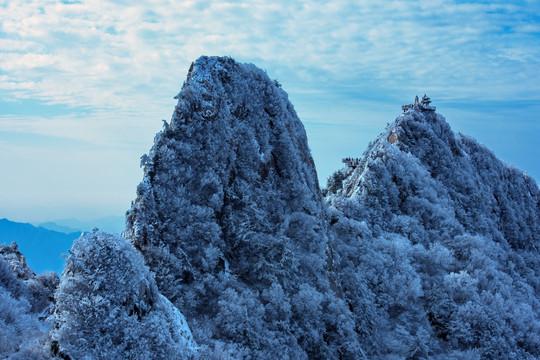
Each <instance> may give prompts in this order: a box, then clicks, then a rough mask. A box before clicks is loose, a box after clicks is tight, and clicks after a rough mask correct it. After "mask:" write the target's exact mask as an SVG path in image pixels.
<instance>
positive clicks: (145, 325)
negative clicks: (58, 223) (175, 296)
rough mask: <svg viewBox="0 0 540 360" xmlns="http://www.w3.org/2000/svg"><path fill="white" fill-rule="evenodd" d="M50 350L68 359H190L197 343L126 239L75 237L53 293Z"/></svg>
mask: <svg viewBox="0 0 540 360" xmlns="http://www.w3.org/2000/svg"><path fill="white" fill-rule="evenodd" d="M55 297H56V313H55V315H56V326H55V329H54V330H53V332H52V338H53V346H52V349H53V352H54V354H55V355H58V356H60V357H64V358H66V357H67V356H69V358H71V359H141V360H142V359H189V358H191V357H192V356H193V355H194V353H195V351H196V344H195V342H194V341H193V338H192V336H191V332H190V329H189V327H188V325H187V323H186V320H185V318H184V317H183V315H182V314H181V313H180V312H179V311H178V309H176V308H175V307H174V306H173V305H172V304H171V303H170V302H169V301H168V300H167V299H166V298H165V297H163V296H162V295H161V294H160V293H159V291H158V289H157V287H156V284H155V281H154V278H153V276H152V275H151V273H150V272H149V270H148V268H147V267H146V266H145V265H144V260H143V258H142V256H141V255H140V254H139V253H138V252H137V251H136V250H135V249H134V248H133V247H132V246H131V244H129V242H127V241H126V240H125V239H123V238H121V237H119V236H117V235H110V234H106V233H103V232H98V231H94V232H92V233H91V234H88V235H85V236H83V237H81V238H80V239H78V240H76V241H75V242H74V244H73V248H72V249H71V251H70V253H69V256H68V258H67V260H66V264H65V267H64V272H63V273H62V281H61V282H60V286H59V287H58V290H57V292H56V295H55Z"/></svg>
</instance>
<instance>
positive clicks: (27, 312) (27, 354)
mask: <svg viewBox="0 0 540 360" xmlns="http://www.w3.org/2000/svg"><path fill="white" fill-rule="evenodd" d="M58 282H59V279H58V275H57V274H56V273H54V272H46V273H43V274H40V275H38V276H36V274H35V273H34V272H33V271H32V270H31V269H30V268H29V267H28V266H27V265H26V261H25V258H24V256H23V255H22V254H21V253H20V252H19V251H18V247H17V244H16V243H12V244H11V245H3V244H0V357H1V358H3V359H4V358H9V359H37V360H38V359H48V358H49V357H50V356H49V355H50V353H49V346H50V343H49V341H48V336H47V333H48V331H49V330H50V324H51V322H50V321H49V315H50V314H52V296H53V292H54V290H55V288H56V286H57V285H58Z"/></svg>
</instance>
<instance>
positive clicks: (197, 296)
mask: <svg viewBox="0 0 540 360" xmlns="http://www.w3.org/2000/svg"><path fill="white" fill-rule="evenodd" d="M177 98H178V105H177V106H176V109H175V112H174V114H173V117H172V120H171V123H170V124H167V123H165V125H164V129H163V131H162V132H161V133H159V134H158V135H157V136H156V138H155V143H154V146H153V147H152V149H151V151H150V153H149V155H148V156H144V157H143V165H144V168H145V176H144V180H143V182H142V183H141V185H140V186H139V187H138V197H137V199H136V200H135V202H134V203H133V206H132V208H131V210H130V211H129V212H128V215H127V219H128V229H127V234H128V236H129V237H131V239H132V241H133V243H134V245H135V246H136V247H137V248H138V249H140V250H141V252H142V253H143V254H144V256H145V259H146V262H147V264H148V265H149V266H150V268H151V269H152V271H154V272H155V273H156V274H157V282H158V286H159V288H160V290H161V291H162V292H163V293H164V294H165V295H166V296H167V297H168V298H169V299H170V300H171V301H172V302H173V303H174V304H175V305H177V306H178V307H179V308H180V310H181V311H182V313H183V314H185V315H186V317H187V318H188V322H190V326H191V327H192V329H193V331H194V334H195V335H196V338H197V341H198V342H199V343H200V344H202V345H207V346H208V347H209V348H212V349H214V348H218V347H223V348H224V349H225V350H224V351H225V352H229V353H228V355H226V356H227V357H237V358H242V357H248V358H295V359H300V358H307V357H309V358H327V359H332V358H338V357H339V356H340V355H339V353H341V354H353V353H357V352H358V348H357V342H356V340H355V332H354V324H353V323H352V322H351V317H350V313H349V310H348V308H347V307H346V304H345V303H344V302H343V301H341V300H340V299H339V298H338V297H337V296H336V294H335V293H334V291H332V290H331V289H330V286H331V283H332V279H331V278H330V277H329V274H330V273H329V271H328V269H327V268H328V263H327V256H328V253H327V250H328V246H327V236H326V221H327V214H326V213H325V209H324V205H323V202H322V196H321V193H320V189H319V185H318V182H317V175H316V171H315V166H314V163H313V160H312V158H311V155H310V151H309V148H308V145H307V138H306V133H305V130H304V127H303V125H302V123H301V122H300V120H299V119H298V117H297V115H296V113H295V111H294V109H293V107H292V105H291V103H290V102H289V101H288V99H287V95H286V93H285V92H284V91H283V90H282V89H281V88H280V86H279V85H278V84H277V82H275V81H272V80H270V79H269V78H268V76H267V75H266V73H264V72H263V71H262V70H260V69H258V68H256V67H255V66H253V65H248V64H239V63H236V62H235V61H233V60H232V59H229V58H217V57H201V58H200V59H198V60H197V61H196V62H195V63H194V64H193V65H192V68H191V69H190V71H189V74H188V78H187V80H186V82H185V84H184V86H183V88H182V91H181V92H180V94H178V96H177ZM340 317H341V318H340ZM328 328H333V329H334V330H333V332H331V333H327V331H326V329H328Z"/></svg>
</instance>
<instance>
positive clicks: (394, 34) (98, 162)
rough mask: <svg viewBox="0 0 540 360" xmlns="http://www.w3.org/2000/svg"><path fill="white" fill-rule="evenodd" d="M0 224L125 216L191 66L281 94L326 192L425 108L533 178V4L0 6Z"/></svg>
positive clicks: (537, 96)
mask: <svg viewBox="0 0 540 360" xmlns="http://www.w3.org/2000/svg"><path fill="white" fill-rule="evenodd" d="M0 19H1V21H0V163H1V164H2V167H1V168H2V170H1V176H0V218H3V217H7V218H8V219H10V220H14V221H25V222H26V221H28V222H39V221H46V220H54V219H60V218H70V217H77V218H79V219H82V220H88V219H92V218H98V217H102V216H106V215H123V214H124V212H125V211H126V210H127V209H128V208H129V207H130V203H131V201H132V200H133V199H134V198H135V189H136V186H137V184H138V183H139V182H140V181H141V179H142V175H143V173H142V170H141V169H140V167H139V163H140V157H141V156H142V155H143V154H145V153H147V152H148V151H149V149H150V147H151V146H152V142H153V138H154V136H155V134H156V132H158V131H160V129H161V127H162V119H166V120H169V119H170V118H171V115H172V112H173V110H174V106H175V105H176V101H175V100H174V99H173V97H174V96H175V95H176V94H177V93H178V92H179V91H180V89H181V86H182V84H183V82H184V80H185V78H186V74H187V71H188V69H189V66H190V64H191V62H192V61H193V60H195V59H197V58H198V57H200V56H201V55H219V56H231V57H233V58H235V59H236V60H237V61H239V62H246V63H253V64H255V65H257V66H258V67H260V68H262V69H265V70H266V71H267V73H268V75H269V76H270V77H271V78H272V79H277V80H278V81H279V82H280V83H281V84H282V86H283V89H284V90H285V91H287V93H288V94H289V98H290V100H291V102H292V103H293V105H294V107H295V109H296V111H297V113H298V116H299V117H300V119H301V120H302V121H303V123H304V126H305V128H306V131H307V134H308V139H309V145H310V148H311V151H312V155H313V158H314V160H315V164H316V166H317V171H318V174H319V179H320V181H321V185H324V184H325V182H326V179H327V178H328V176H329V175H330V174H331V173H332V172H333V171H335V170H337V169H339V168H340V167H341V165H342V164H341V159H342V158H343V157H360V156H361V155H362V153H363V152H364V150H365V149H366V147H367V145H368V143H369V142H370V141H371V140H374V139H375V137H376V136H377V135H378V134H379V133H380V132H382V131H383V129H384V127H385V126H386V124H387V123H390V122H392V121H393V120H394V119H395V118H396V117H397V116H399V115H400V113H401V105H402V104H408V103H411V102H412V101H413V99H414V96H415V95H420V96H421V95H423V94H424V93H427V94H428V95H429V96H430V97H431V98H432V100H433V104H432V105H434V106H436V107H437V111H438V112H439V113H440V114H442V115H443V116H445V118H446V119H447V121H448V122H449V124H450V125H451V127H452V129H453V130H454V131H456V132H462V133H464V134H467V135H470V136H473V137H474V138H476V139H477V140H478V141H480V142H481V143H483V144H484V145H485V146H487V147H488V148H490V149H491V150H493V151H494V153H495V155H496V156H497V157H499V158H500V159H502V160H503V161H505V162H506V163H508V164H511V165H513V166H515V167H517V168H519V169H521V170H523V171H525V172H527V173H528V174H529V175H531V176H532V177H534V178H535V179H536V180H537V182H538V181H539V179H540V161H539V160H538V157H539V155H540V151H539V150H538V140H537V139H538V136H539V135H538V134H540V115H539V114H540V2H538V1H537V0H531V1H527V0H521V1H519V0H518V1H458V0H426V1H422V0H420V1H408V0H402V1H380V0H335V1H326V2H325V1H315V0H312V1H293V0H273V1H267V0H264V1H263V0H254V1H249V2H247V1H226V0H222V1H204V0H201V1H198V0H196V1H182V0H180V1H178V0H175V1H160V0H153V1H122V0H116V1H107V0H88V1H86V0H81V1H67V0H62V1H61V0H25V1H20V0H0Z"/></svg>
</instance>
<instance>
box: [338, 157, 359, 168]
mask: <svg viewBox="0 0 540 360" xmlns="http://www.w3.org/2000/svg"><path fill="white" fill-rule="evenodd" d="M341 162H343V163H344V164H345V165H347V167H349V169H352V170H354V169H355V168H356V167H357V166H358V165H360V158H350V157H348V158H344V159H342V160H341Z"/></svg>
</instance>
